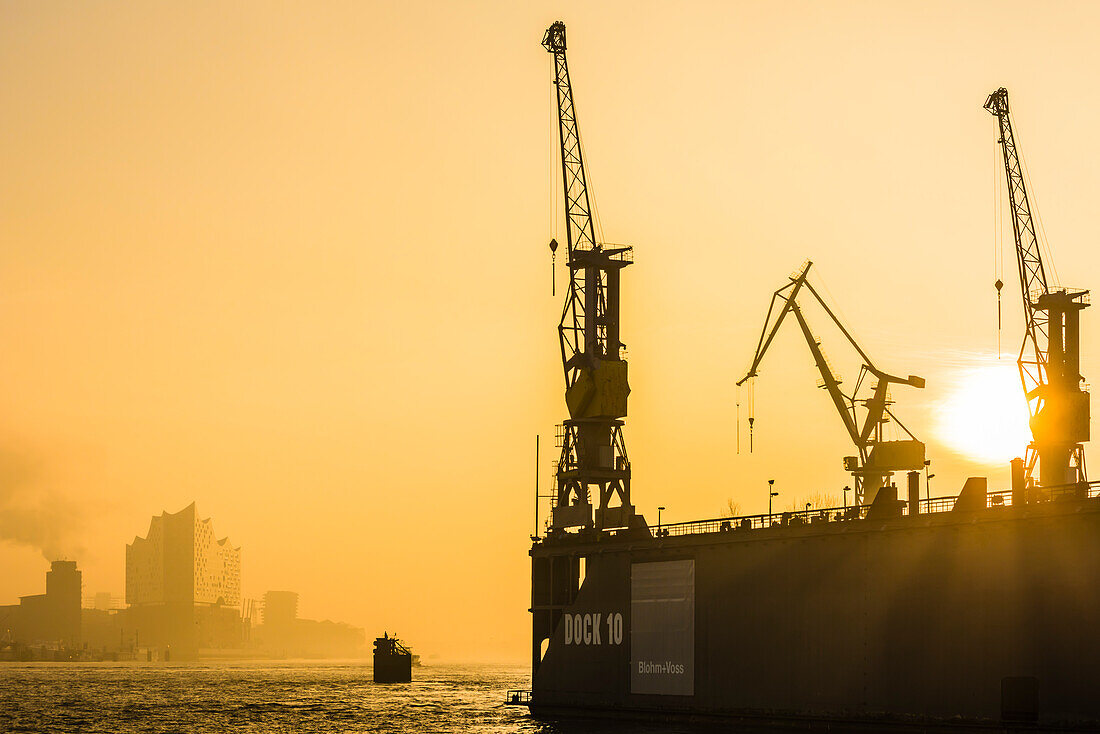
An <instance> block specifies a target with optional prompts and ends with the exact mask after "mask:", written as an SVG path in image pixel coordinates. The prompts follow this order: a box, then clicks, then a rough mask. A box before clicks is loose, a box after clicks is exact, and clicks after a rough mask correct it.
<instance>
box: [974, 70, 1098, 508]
mask: <svg viewBox="0 0 1100 734" xmlns="http://www.w3.org/2000/svg"><path fill="white" fill-rule="evenodd" d="M984 107H985V109H986V110H988V111H989V112H990V113H991V114H992V115H994V116H995V117H996V118H997V123H998V129H999V132H1000V136H999V138H998V140H997V143H998V144H999V145H1000V148H1001V156H1002V158H1003V160H1004V166H1005V177H1006V180H1007V183H1008V198H1009V202H1010V207H1011V214H1012V235H1013V237H1014V238H1015V240H1016V264H1017V265H1018V266H1019V271H1020V294H1021V296H1022V297H1023V303H1024V322H1025V331H1024V339H1023V343H1022V344H1021V345H1020V356H1019V358H1018V360H1017V364H1018V366H1019V370H1020V381H1021V383H1022V384H1023V388H1024V394H1025V395H1026V397H1027V405H1028V411H1029V413H1030V415H1031V420H1030V425H1031V436H1032V442H1031V444H1030V445H1029V446H1028V447H1027V452H1026V458H1025V460H1024V477H1025V481H1026V483H1027V484H1029V485H1032V484H1034V482H1035V476H1034V474H1035V463H1036V460H1038V464H1039V476H1038V483H1039V485H1040V486H1042V487H1048V488H1049V487H1054V486H1058V485H1066V484H1076V483H1079V482H1080V483H1083V482H1086V481H1088V480H1087V478H1086V474H1085V449H1084V446H1083V445H1082V443H1083V442H1085V441H1088V440H1089V393H1088V392H1087V391H1086V390H1084V389H1083V386H1082V382H1083V379H1084V378H1082V377H1081V337H1080V331H1081V329H1080V327H1081V311H1082V310H1083V309H1085V308H1087V307H1088V305H1089V300H1088V295H1089V292H1088V291H1087V290H1074V289H1069V288H1058V287H1052V286H1051V285H1050V284H1049V283H1048V281H1047V273H1046V268H1045V267H1044V266H1043V257H1042V253H1041V252H1040V248H1039V238H1038V236H1037V235H1036V231H1035V222H1034V221H1033V220H1032V217H1031V203H1030V201H1029V200H1028V194H1027V187H1026V186H1025V183H1024V170H1023V164H1022V162H1021V160H1020V154H1019V151H1018V149H1017V147H1016V139H1015V136H1014V135H1013V133H1012V120H1011V118H1010V116H1009V107H1008V90H1007V89H1005V88H1004V87H1001V88H1000V89H997V90H996V91H995V92H993V93H992V94H990V95H989V96H988V97H987V98H986V100H985V105H984Z"/></svg>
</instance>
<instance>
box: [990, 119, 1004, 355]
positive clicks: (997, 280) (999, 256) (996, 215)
mask: <svg viewBox="0 0 1100 734" xmlns="http://www.w3.org/2000/svg"><path fill="white" fill-rule="evenodd" d="M992 119H993V139H994V140H997V139H998V136H999V135H1000V129H1001V128H1000V120H999V119H998V118H996V117H994V118H992ZM1000 147H1001V146H1000V145H999V144H994V146H993V177H992V181H993V279H994V280H993V287H994V288H996V289H997V359H1000V358H1001V288H1003V287H1004V229H1003V227H1002V220H1003V218H1004V217H1003V214H1002V212H1003V209H1002V204H1001V187H1000V185H999V183H998V181H997V179H998V175H997V168H998V166H997V163H998V155H997V153H998V152H999V150H1000Z"/></svg>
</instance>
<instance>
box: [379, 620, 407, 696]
mask: <svg viewBox="0 0 1100 734" xmlns="http://www.w3.org/2000/svg"><path fill="white" fill-rule="evenodd" d="M412 658H413V656H412V653H411V652H410V651H409V649H408V648H407V647H405V646H404V645H402V644H401V641H400V640H399V639H397V637H390V635H389V634H388V633H385V632H383V633H382V636H381V637H379V638H377V639H375V641H374V682H375V683H408V682H409V681H411V680H412Z"/></svg>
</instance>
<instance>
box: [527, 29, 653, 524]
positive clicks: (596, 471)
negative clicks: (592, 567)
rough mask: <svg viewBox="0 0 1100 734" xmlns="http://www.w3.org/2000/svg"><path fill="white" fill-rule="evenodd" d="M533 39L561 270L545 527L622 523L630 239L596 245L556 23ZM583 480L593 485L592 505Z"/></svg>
mask: <svg viewBox="0 0 1100 734" xmlns="http://www.w3.org/2000/svg"><path fill="white" fill-rule="evenodd" d="M542 45H543V48H545V49H546V50H547V51H549V52H550V53H551V54H553V56H554V87H555V88H556V90H557V102H558V138H559V141H560V144H561V151H560V152H561V170H562V184H563V186H564V189H565V220H564V225H565V236H566V241H565V245H566V248H565V254H566V267H567V269H568V272H569V287H568V289H567V292H566V297H565V308H564V309H563V311H562V315H561V322H560V323H559V325H558V340H559V342H560V344H561V359H562V367H563V369H564V372H565V402H566V406H567V407H568V409H569V419H568V420H566V421H565V422H564V423H563V424H562V426H561V431H560V433H559V440H560V441H561V457H560V458H559V460H558V466H557V470H556V472H555V488H554V494H553V503H554V504H553V509H552V514H551V522H550V527H551V530H552V531H557V530H564V529H565V528H569V527H586V528H591V527H595V528H597V529H605V528H616V527H628V526H629V525H630V524H631V521H632V520H633V519H634V507H633V506H632V505H631V504H630V461H629V459H628V458H627V453H626V443H625V441H624V440H623V432H622V427H623V421H622V419H623V418H625V417H626V400H627V395H628V394H629V392H630V387H629V385H628V384H627V370H626V367H627V365H626V360H625V359H623V356H622V351H623V343H622V341H620V338H619V293H620V289H619V283H620V273H621V271H622V269H623V268H625V267H626V266H628V265H630V264H631V262H633V249H632V248H630V247H624V246H618V245H616V246H606V247H605V246H604V245H603V244H601V243H599V242H597V241H596V234H595V227H594V223H593V217H592V206H591V202H590V199H589V193H588V184H587V178H586V176H585V168H584V159H583V150H582V146H581V137H580V131H579V129H578V127H577V114H576V107H575V106H574V103H573V88H572V86H571V84H570V82H569V65H568V64H567V63H566V58H565V50H566V40H565V24H564V23H562V22H561V21H558V22H556V23H554V24H553V25H551V26H550V27H549V28H548V29H547V30H546V34H545V35H544V36H543V38H542ZM550 248H551V250H552V251H555V250H556V249H557V242H556V241H551V243H550ZM592 487H595V488H596V490H597V491H598V493H599V504H598V506H597V507H596V508H595V512H594V513H593V507H592V500H591V496H590V491H591V490H590V488H592ZM613 502H614V503H615V504H614V505H613V504H612V503H613Z"/></svg>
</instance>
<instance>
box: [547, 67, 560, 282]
mask: <svg viewBox="0 0 1100 734" xmlns="http://www.w3.org/2000/svg"><path fill="white" fill-rule="evenodd" d="M557 87H558V85H557V82H552V83H551V84H550V104H549V105H548V108H549V112H550V114H549V117H550V124H549V125H548V126H547V135H546V140H547V145H546V149H547V152H548V153H549V157H550V165H549V167H548V169H547V172H548V177H549V182H550V183H549V185H548V190H547V193H548V195H549V197H550V295H551V296H556V295H557V287H558V278H557V260H558V195H557V181H556V179H555V176H554V172H555V171H556V170H557V164H556V162H555V161H554V157H555V156H554V153H555V150H554V148H555V145H554V143H555V141H556V139H557V135H556V134H555V132H556V131H557V129H558V124H557V123H558V88H557Z"/></svg>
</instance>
